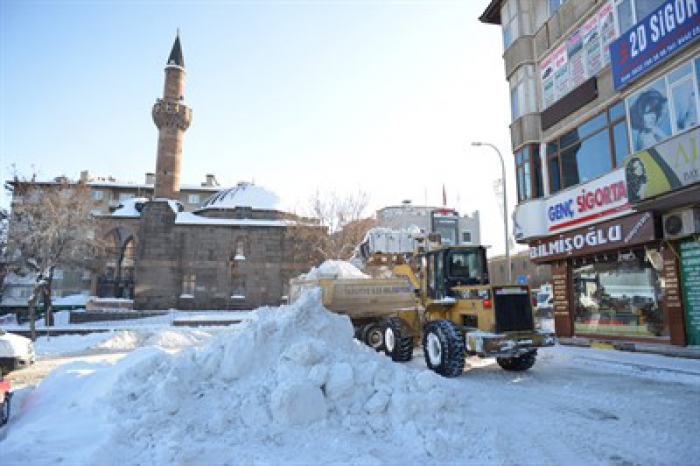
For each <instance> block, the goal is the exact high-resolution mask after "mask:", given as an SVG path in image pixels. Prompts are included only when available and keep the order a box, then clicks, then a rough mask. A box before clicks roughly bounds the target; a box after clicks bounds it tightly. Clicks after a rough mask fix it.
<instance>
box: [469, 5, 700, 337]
mask: <svg viewBox="0 0 700 466" xmlns="http://www.w3.org/2000/svg"><path fill="white" fill-rule="evenodd" d="M698 7H699V5H698V2H697V1H696V0H605V1H604V0H597V1H596V0H568V1H566V0H549V1H547V2H545V1H538V0H493V1H491V2H490V4H489V5H488V7H487V8H486V10H485V11H484V13H483V14H482V16H481V18H480V19H481V21H482V22H485V23H490V24H497V25H500V26H501V27H502V30H503V40H504V49H505V51H504V54H503V57H504V62H505V73H506V79H507V80H508V82H509V83H510V89H511V96H510V97H511V125H510V131H511V143H512V151H513V154H514V157H515V165H516V178H517V183H518V206H517V208H516V211H515V214H514V236H515V237H516V240H517V241H518V242H520V243H523V244H527V245H528V246H529V248H530V258H531V260H532V261H533V262H535V263H537V264H548V265H550V266H551V270H552V281H553V287H554V300H555V303H554V304H555V312H554V317H555V328H556V332H557V334H558V335H559V336H566V337H570V336H580V337H587V338H593V339H603V340H610V341H615V340H624V341H630V342H643V343H652V344H653V343H659V344H673V345H681V346H684V345H700V260H699V258H700V238H699V234H700V161H699V154H700V152H699V150H698V144H699V139H700V129H699V127H698V113H699V107H698V105H699V102H698V95H699V93H698V86H699V79H698V78H699V76H700V16H699V12H698Z"/></svg>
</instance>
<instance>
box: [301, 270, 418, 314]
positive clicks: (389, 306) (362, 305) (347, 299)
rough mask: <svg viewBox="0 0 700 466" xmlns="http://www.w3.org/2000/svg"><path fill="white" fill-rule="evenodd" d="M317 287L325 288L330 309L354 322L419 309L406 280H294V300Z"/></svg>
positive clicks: (325, 303)
mask: <svg viewBox="0 0 700 466" xmlns="http://www.w3.org/2000/svg"><path fill="white" fill-rule="evenodd" d="M315 287H319V288H321V290H322V296H323V305H324V306H325V307H326V309H328V310H330V311H333V312H336V313H338V314H345V315H347V316H349V317H350V318H351V319H363V318H367V317H386V316H390V315H393V314H396V312H398V311H402V310H408V309H415V307H416V301H415V295H414V292H413V287H411V285H410V284H409V282H408V281H407V280H405V279H403V278H367V279H363V278H320V279H311V280H305V279H293V280H292V281H291V282H290V293H289V294H290V298H291V301H292V302H294V301H296V300H297V299H298V297H299V295H301V293H302V291H304V290H306V289H311V288H315Z"/></svg>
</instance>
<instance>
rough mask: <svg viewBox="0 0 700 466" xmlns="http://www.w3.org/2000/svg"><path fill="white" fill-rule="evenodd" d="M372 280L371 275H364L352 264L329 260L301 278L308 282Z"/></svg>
mask: <svg viewBox="0 0 700 466" xmlns="http://www.w3.org/2000/svg"><path fill="white" fill-rule="evenodd" d="M328 277H334V278H370V276H369V275H366V274H364V273H362V271H361V270H360V269H358V268H357V267H355V266H354V265H352V264H351V263H350V262H345V261H335V260H327V261H326V262H324V263H323V264H321V265H319V266H318V267H312V268H311V270H309V272H308V273H306V274H304V275H302V276H301V277H300V278H302V279H306V280H318V279H320V278H328Z"/></svg>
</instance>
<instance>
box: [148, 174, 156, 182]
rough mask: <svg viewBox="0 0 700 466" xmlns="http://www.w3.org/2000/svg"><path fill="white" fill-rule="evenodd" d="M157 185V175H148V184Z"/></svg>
mask: <svg viewBox="0 0 700 466" xmlns="http://www.w3.org/2000/svg"><path fill="white" fill-rule="evenodd" d="M155 183H156V174H155V173H146V184H155Z"/></svg>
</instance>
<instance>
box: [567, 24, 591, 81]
mask: <svg viewBox="0 0 700 466" xmlns="http://www.w3.org/2000/svg"><path fill="white" fill-rule="evenodd" d="M566 54H567V56H568V58H569V79H570V81H571V82H570V83H569V85H570V86H571V89H575V88H576V87H578V86H579V85H581V84H583V82H584V81H585V80H586V64H585V54H584V50H583V33H582V31H581V29H578V30H576V31H575V32H574V33H573V34H572V35H571V37H569V40H568V41H566Z"/></svg>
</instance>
